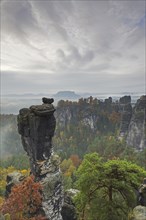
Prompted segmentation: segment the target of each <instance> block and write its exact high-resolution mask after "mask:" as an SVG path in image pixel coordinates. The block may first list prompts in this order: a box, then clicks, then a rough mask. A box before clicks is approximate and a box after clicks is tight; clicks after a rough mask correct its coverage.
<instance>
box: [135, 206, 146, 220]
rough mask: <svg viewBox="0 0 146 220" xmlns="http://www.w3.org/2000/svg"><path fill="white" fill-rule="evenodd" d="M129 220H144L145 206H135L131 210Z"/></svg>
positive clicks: (145, 214)
mask: <svg viewBox="0 0 146 220" xmlns="http://www.w3.org/2000/svg"><path fill="white" fill-rule="evenodd" d="M131 220H146V207H144V206H141V205H139V206H136V207H135V208H134V210H133V218H131Z"/></svg>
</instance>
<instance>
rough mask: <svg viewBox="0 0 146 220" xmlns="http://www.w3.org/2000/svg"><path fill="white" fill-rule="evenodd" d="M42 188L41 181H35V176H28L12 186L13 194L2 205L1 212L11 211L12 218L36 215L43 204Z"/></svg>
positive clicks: (14, 219) (17, 218) (18, 219)
mask: <svg viewBox="0 0 146 220" xmlns="http://www.w3.org/2000/svg"><path fill="white" fill-rule="evenodd" d="M41 189H42V187H41V185H40V183H38V182H35V181H34V176H29V177H27V178H26V179H25V180H23V181H22V183H20V184H18V185H16V186H14V187H13V188H12V190H11V194H10V195H9V197H8V199H6V200H5V202H4V203H3V205H2V207H1V212H2V213H3V214H5V213H10V215H11V219H12V220H20V216H25V215H26V216H27V214H32V215H34V214H35V213H36V211H37V210H38V209H39V208H40V206H41V202H42V196H41V194H40V191H41ZM21 219H25V218H21ZM40 219H41V218H40Z"/></svg>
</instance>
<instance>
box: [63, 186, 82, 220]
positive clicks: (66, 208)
mask: <svg viewBox="0 0 146 220" xmlns="http://www.w3.org/2000/svg"><path fill="white" fill-rule="evenodd" d="M78 192H79V191H78V190H76V189H69V190H67V191H66V192H65V194H64V204H63V207H62V211H61V214H62V217H63V220H77V212H76V208H75V204H74V202H73V197H74V196H75V195H77V193H78Z"/></svg>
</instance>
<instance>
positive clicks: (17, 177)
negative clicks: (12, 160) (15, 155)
mask: <svg viewBox="0 0 146 220" xmlns="http://www.w3.org/2000/svg"><path fill="white" fill-rule="evenodd" d="M24 178H25V176H23V175H22V174H21V173H20V172H16V171H15V172H13V173H10V174H8V175H7V179H6V182H7V185H6V193H5V195H6V197H8V196H9V194H10V193H11V188H12V187H13V186H15V185H17V184H19V183H20V182H21V181H22V180H24Z"/></svg>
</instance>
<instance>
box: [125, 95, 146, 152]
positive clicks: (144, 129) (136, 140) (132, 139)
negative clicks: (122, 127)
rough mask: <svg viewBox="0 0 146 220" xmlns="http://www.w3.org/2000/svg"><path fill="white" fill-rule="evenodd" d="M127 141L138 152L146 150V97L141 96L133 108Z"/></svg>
mask: <svg viewBox="0 0 146 220" xmlns="http://www.w3.org/2000/svg"><path fill="white" fill-rule="evenodd" d="M126 141H127V144H128V145H129V146H134V147H136V148H137V149H138V150H143V149H144V148H146V95H144V96H141V98H140V99H138V100H137V102H136V104H135V106H134V108H133V111H132V118H131V121H130V123H129V127H128V135H127V140H126Z"/></svg>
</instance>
